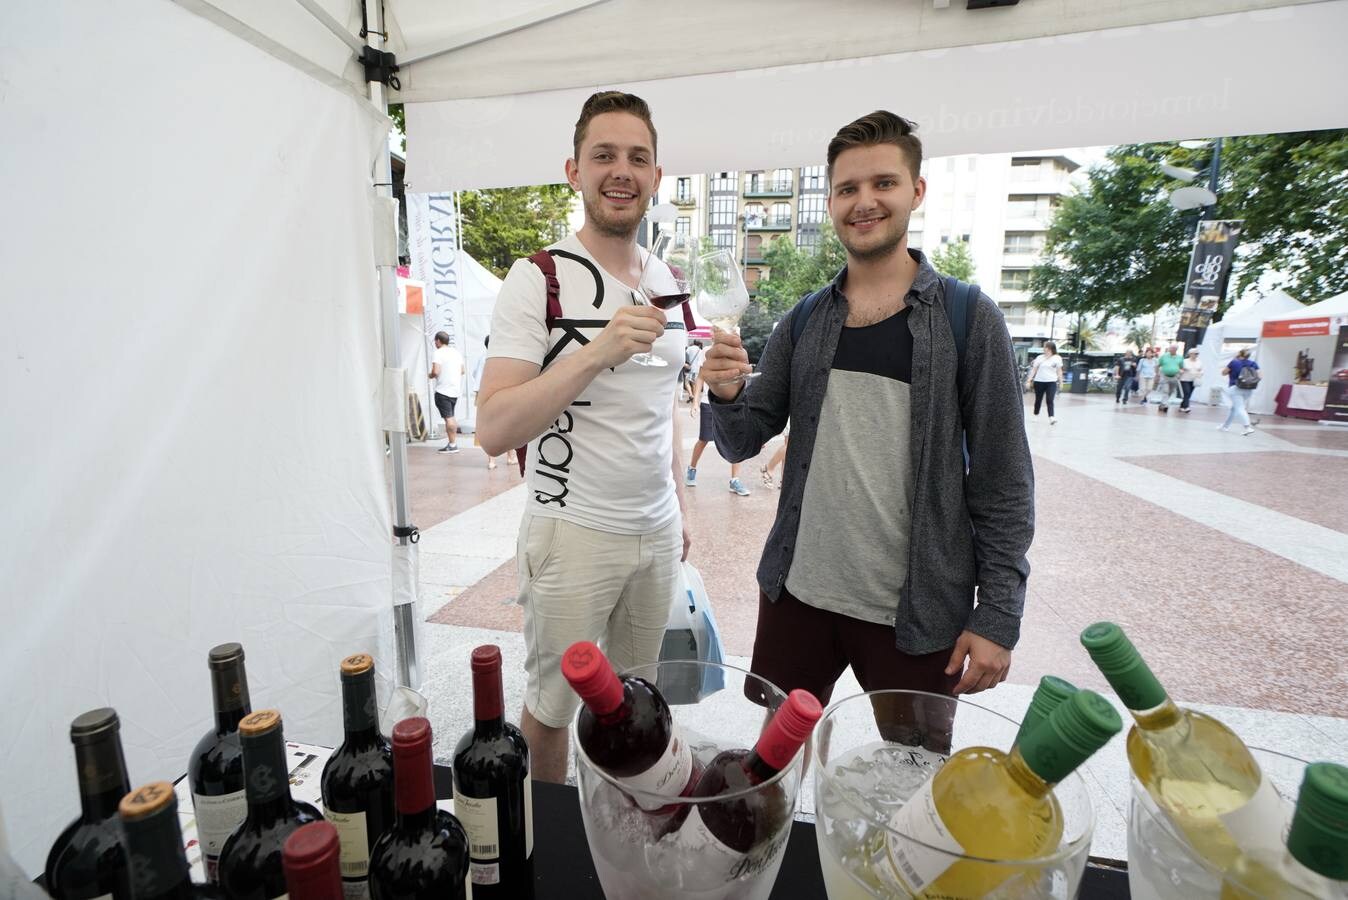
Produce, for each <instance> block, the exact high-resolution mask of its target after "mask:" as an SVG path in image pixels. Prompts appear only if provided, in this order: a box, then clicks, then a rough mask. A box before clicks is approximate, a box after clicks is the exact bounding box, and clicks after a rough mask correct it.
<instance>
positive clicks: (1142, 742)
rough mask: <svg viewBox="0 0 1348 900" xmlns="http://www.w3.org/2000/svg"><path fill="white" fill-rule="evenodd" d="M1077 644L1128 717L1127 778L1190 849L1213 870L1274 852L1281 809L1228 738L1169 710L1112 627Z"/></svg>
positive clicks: (1094, 629)
mask: <svg viewBox="0 0 1348 900" xmlns="http://www.w3.org/2000/svg"><path fill="white" fill-rule="evenodd" d="M1081 643H1082V644H1083V645H1084V646H1085V648H1086V650H1087V651H1088V652H1089V653H1090V655H1091V658H1092V659H1093V660H1094V661H1095V664H1096V665H1097V666H1098V667H1099V668H1100V671H1101V672H1102V673H1104V676H1105V678H1106V679H1107V680H1108V681H1109V684H1110V686H1111V687H1113V688H1114V690H1115V691H1116V692H1117V693H1118V695H1119V698H1120V699H1121V700H1123V703H1124V705H1125V706H1127V707H1128V709H1129V710H1130V711H1131V712H1132V714H1133V719H1134V722H1135V724H1134V725H1133V727H1132V729H1131V730H1129V732H1128V762H1129V763H1130V765H1131V766H1132V769H1133V775H1134V776H1136V777H1137V780H1138V781H1139V782H1141V784H1142V786H1143V787H1144V788H1146V790H1147V793H1148V794H1150V795H1151V798H1152V800H1154V801H1155V802H1156V805H1157V806H1159V807H1160V808H1161V809H1162V810H1163V811H1164V812H1165V814H1166V815H1167V816H1168V817H1169V818H1170V820H1171V821H1172V822H1173V823H1174V825H1175V826H1176V828H1178V830H1179V831H1180V832H1181V833H1182V834H1183V835H1184V836H1185V838H1187V839H1188V841H1189V843H1190V844H1191V845H1192V846H1193V848H1194V849H1195V850H1196V851H1198V853H1199V854H1200V855H1201V856H1202V857H1203V858H1204V859H1206V860H1207V861H1208V862H1209V863H1210V864H1211V865H1213V866H1214V867H1215V868H1217V869H1226V867H1227V866H1229V865H1230V864H1231V863H1232V861H1233V860H1235V858H1236V856H1237V855H1239V853H1240V851H1241V849H1242V848H1243V849H1247V850H1255V849H1260V848H1263V849H1272V848H1277V847H1278V846H1279V845H1280V843H1281V841H1280V839H1279V835H1280V833H1281V829H1282V823H1283V811H1282V802H1281V800H1280V799H1279V797H1278V793H1277V791H1276V790H1274V788H1273V785H1272V784H1271V783H1270V782H1268V781H1267V780H1266V779H1265V778H1264V777H1263V773H1262V772H1261V771H1260V769H1259V763H1258V762H1257V761H1256V760H1255V758H1254V757H1253V756H1252V755H1251V754H1250V751H1249V748H1247V747H1246V746H1245V743H1244V742H1243V741H1242V740H1241V739H1240V738H1239V737H1237V736H1236V734H1235V732H1233V731H1231V729H1229V728H1227V727H1226V726H1225V725H1223V724H1222V723H1221V722H1219V721H1217V720H1216V719H1214V718H1212V717H1211V716H1207V715H1204V714H1203V713H1200V712H1195V711H1194V710H1187V709H1181V708H1180V707H1178V706H1176V705H1175V703H1174V701H1172V700H1171V699H1170V697H1169V696H1167V694H1166V692H1165V689H1164V688H1163V687H1161V684H1160V682H1159V681H1157V680H1156V676H1155V675H1153V674H1152V672H1151V670H1150V669H1149V668H1147V664H1146V663H1145V662H1143V661H1142V657H1141V655H1140V654H1139V653H1138V652H1137V648H1136V647H1134V646H1133V644H1132V642H1131V641H1129V640H1128V636H1127V635H1125V634H1124V633H1123V629H1122V628H1120V627H1119V626H1118V625H1115V624H1114V623H1112V622H1097V623H1096V624H1094V625H1091V626H1090V627H1089V628H1087V629H1086V630H1085V631H1083V632H1082V633H1081Z"/></svg>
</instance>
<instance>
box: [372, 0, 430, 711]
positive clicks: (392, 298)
mask: <svg viewBox="0 0 1348 900" xmlns="http://www.w3.org/2000/svg"><path fill="white" fill-rule="evenodd" d="M366 8H367V9H368V11H369V14H370V16H371V18H372V19H373V20H374V21H373V22H371V23H369V24H368V26H367V29H366V30H367V31H368V34H367V35H366V38H365V40H366V43H367V44H368V46H370V47H372V48H373V49H375V50H382V49H383V45H384V5H383V2H382V0H375V2H373V3H370V4H368V6H367V7H366ZM369 88H370V102H371V103H373V104H374V105H375V108H377V109H378V110H379V111H380V112H381V113H384V114H385V115H387V114H388V98H387V95H386V93H385V87H384V85H383V84H382V83H380V82H379V81H371V82H370V83H369ZM376 173H377V175H378V176H379V177H378V183H377V184H376V185H375V190H376V191H377V192H378V193H379V195H380V196H382V197H388V198H390V199H392V197H393V162H392V156H391V154H390V153H389V146H388V140H387V139H385V140H384V141H383V142H382V143H381V144H380V147H379V160H378V162H377V163H376ZM376 224H379V223H376ZM396 227H397V223H396V222H395V223H394V228H396ZM376 262H377V263H378V270H379V310H380V316H381V318H382V319H383V322H384V366H385V367H386V368H389V369H397V368H400V365H399V358H398V356H399V354H398V270H397V266H396V263H397V260H396V259H395V260H384V259H381V260H376ZM388 438H389V455H390V457H391V458H392V461H393V525H394V531H395V534H396V535H397V536H398V538H397V539H398V543H399V545H406V544H408V543H409V542H411V541H412V540H413V537H412V533H413V529H412V528H411V523H410V522H409V521H408V502H407V432H406V431H390V432H389V433H388ZM394 577H397V576H396V573H395V576H394ZM416 606H417V604H415V603H401V604H397V605H395V606H394V607H393V640H394V643H395V645H396V651H397V664H398V672H397V679H398V685H399V686H400V687H415V686H416V685H417V684H418V683H419V682H420V680H421V679H420V670H419V663H418V660H417V645H416V620H415V619H414V616H415V615H416V612H417V611H416Z"/></svg>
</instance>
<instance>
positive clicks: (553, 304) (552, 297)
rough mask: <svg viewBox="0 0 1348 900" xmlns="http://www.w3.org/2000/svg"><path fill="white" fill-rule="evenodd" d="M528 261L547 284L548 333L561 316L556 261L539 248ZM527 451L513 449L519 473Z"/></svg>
mask: <svg viewBox="0 0 1348 900" xmlns="http://www.w3.org/2000/svg"><path fill="white" fill-rule="evenodd" d="M529 262H531V263H533V264H534V265H536V266H538V270H539V271H540V272H542V273H543V281H544V283H545V284H546V285H547V292H548V301H547V308H546V310H545V311H544V318H543V322H544V324H545V326H546V327H547V330H548V333H551V332H552V329H553V326H554V325H555V324H556V323H557V320H558V319H560V318H561V317H562V285H561V282H559V281H558V280H557V261H556V260H555V259H553V258H552V254H551V253H549V252H548V251H546V250H539V251H538V252H537V253H535V254H534V255H533V256H531V257H529ZM528 452H529V445H528V444H525V445H524V446H523V447H519V448H517V449H516V450H515V461H516V462H517V463H519V467H520V475H523V474H524V468H525V465H526V461H525V458H524V457H525V454H526V453H528Z"/></svg>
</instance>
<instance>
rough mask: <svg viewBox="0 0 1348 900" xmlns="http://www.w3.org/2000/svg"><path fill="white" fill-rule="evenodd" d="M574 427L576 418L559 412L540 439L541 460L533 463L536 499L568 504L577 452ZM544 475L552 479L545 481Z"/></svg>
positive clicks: (582, 403)
mask: <svg viewBox="0 0 1348 900" xmlns="http://www.w3.org/2000/svg"><path fill="white" fill-rule="evenodd" d="M571 405H572V406H589V405H590V402H589V401H588V400H577V401H576V402H575V403H572V404H571ZM575 427H576V419H575V417H574V416H572V415H571V412H570V411H569V410H568V411H566V412H563V413H562V414H561V415H560V416H558V417H557V419H556V421H554V422H553V423H552V427H551V428H550V429H548V431H547V433H546V434H544V435H543V436H542V437H541V438H539V439H538V463H537V464H536V465H535V466H534V474H535V475H537V476H538V478H539V481H540V484H539V486H538V487H537V488H535V489H534V499H535V500H537V501H538V502H539V503H541V504H543V505H544V506H547V505H548V504H549V503H555V504H556V505H557V506H559V507H561V508H563V509H565V508H566V497H567V494H569V493H571V488H570V486H569V484H570V481H571V460H572V459H573V458H575V455H576V451H575V448H574V447H573V446H572V445H571V440H572V439H571V437H570V435H571V433H572V431H573V430H574V429H575ZM543 479H548V481H550V482H551V483H550V484H548V483H543ZM548 488H555V491H551V492H550V491H549V490H548Z"/></svg>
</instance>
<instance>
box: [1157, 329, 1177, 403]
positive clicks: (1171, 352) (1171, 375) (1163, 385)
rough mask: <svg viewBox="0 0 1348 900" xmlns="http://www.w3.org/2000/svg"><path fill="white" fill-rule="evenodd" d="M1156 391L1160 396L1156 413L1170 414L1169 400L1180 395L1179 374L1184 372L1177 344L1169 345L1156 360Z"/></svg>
mask: <svg viewBox="0 0 1348 900" xmlns="http://www.w3.org/2000/svg"><path fill="white" fill-rule="evenodd" d="M1156 370H1157V380H1156V390H1157V392H1158V393H1160V395H1161V405H1160V406H1158V407H1157V408H1156V412H1157V413H1168V412H1170V398H1171V397H1174V396H1175V395H1177V394H1179V393H1180V381H1179V377H1180V373H1181V372H1183V371H1184V357H1182V356H1180V355H1179V344H1171V345H1170V346H1169V347H1167V348H1166V351H1165V352H1164V353H1162V354H1161V356H1160V358H1159V359H1157V360H1156Z"/></svg>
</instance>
